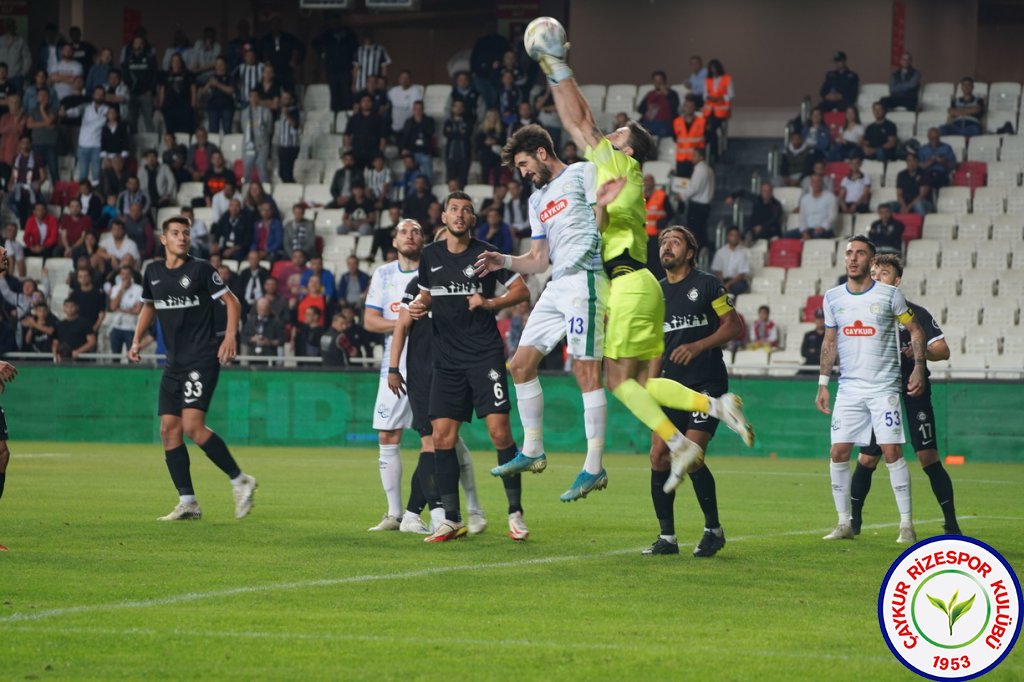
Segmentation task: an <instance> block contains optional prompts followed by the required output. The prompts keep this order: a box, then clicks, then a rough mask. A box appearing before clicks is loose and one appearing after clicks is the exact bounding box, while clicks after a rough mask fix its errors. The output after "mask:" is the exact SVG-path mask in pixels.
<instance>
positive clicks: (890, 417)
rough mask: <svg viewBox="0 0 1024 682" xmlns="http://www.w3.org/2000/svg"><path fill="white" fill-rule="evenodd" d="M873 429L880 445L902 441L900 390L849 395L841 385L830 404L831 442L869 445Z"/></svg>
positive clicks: (903, 440)
mask: <svg viewBox="0 0 1024 682" xmlns="http://www.w3.org/2000/svg"><path fill="white" fill-rule="evenodd" d="M872 430H874V432H875V438H876V440H877V442H878V444H879V445H891V444H893V443H900V444H902V443H904V442H905V439H904V437H903V401H901V400H900V395H899V393H880V394H878V395H874V396H870V397H867V396H857V395H848V394H846V393H843V391H842V389H840V391H839V394H838V395H836V403H835V405H833V406H832V443H833V444H835V443H853V444H854V445H861V446H863V445H868V444H870V443H871V432H872Z"/></svg>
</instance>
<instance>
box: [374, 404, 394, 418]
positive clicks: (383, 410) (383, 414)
mask: <svg viewBox="0 0 1024 682" xmlns="http://www.w3.org/2000/svg"><path fill="white" fill-rule="evenodd" d="M377 414H378V415H379V416H380V418H381V419H387V418H388V417H390V416H391V408H390V407H389V406H388V405H386V404H385V403H378V404H377Z"/></svg>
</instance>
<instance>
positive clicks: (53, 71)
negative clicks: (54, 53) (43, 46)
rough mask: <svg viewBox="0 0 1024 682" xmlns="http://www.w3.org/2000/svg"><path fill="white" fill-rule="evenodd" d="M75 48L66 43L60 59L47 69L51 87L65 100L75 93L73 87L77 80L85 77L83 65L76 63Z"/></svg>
mask: <svg viewBox="0 0 1024 682" xmlns="http://www.w3.org/2000/svg"><path fill="white" fill-rule="evenodd" d="M73 53H74V48H73V47H71V45H70V44H68V43H64V45H63V46H61V48H60V59H59V60H58V61H57V63H56V64H54V65H52V66H50V67H48V68H47V72H48V74H49V77H50V85H52V86H53V88H54V89H55V90H56V91H57V98H58V99H64V98H65V97H67V96H68V95H71V94H72V93H73V90H72V87H73V84H74V82H75V79H76V78H81V77H82V75H83V71H82V65H81V64H80V63H79V62H77V61H75V58H74V56H73Z"/></svg>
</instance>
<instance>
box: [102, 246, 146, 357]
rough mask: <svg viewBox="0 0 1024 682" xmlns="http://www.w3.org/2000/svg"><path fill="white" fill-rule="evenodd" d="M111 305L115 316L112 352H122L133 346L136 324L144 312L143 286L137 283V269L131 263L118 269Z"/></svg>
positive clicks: (112, 290)
mask: <svg viewBox="0 0 1024 682" xmlns="http://www.w3.org/2000/svg"><path fill="white" fill-rule="evenodd" d="M109 307H110V313H111V317H112V318H113V325H112V326H111V328H110V352H111V353H120V352H121V351H122V349H127V348H130V347H131V345H132V337H133V336H134V334H135V324H136V322H138V319H139V313H140V312H142V286H141V285H140V284H136V283H135V271H134V270H132V268H131V266H130V265H122V266H121V269H120V270H119V271H118V275H117V281H116V282H115V283H114V286H113V287H112V288H111V289H110V306H109Z"/></svg>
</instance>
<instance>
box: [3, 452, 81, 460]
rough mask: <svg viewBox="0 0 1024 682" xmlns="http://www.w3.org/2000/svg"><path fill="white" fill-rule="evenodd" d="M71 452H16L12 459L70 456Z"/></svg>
mask: <svg viewBox="0 0 1024 682" xmlns="http://www.w3.org/2000/svg"><path fill="white" fill-rule="evenodd" d="M70 456H71V453H70V452H15V453H14V454H12V455H11V459H15V460H17V459H48V458H51V457H70Z"/></svg>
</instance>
